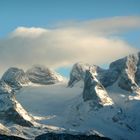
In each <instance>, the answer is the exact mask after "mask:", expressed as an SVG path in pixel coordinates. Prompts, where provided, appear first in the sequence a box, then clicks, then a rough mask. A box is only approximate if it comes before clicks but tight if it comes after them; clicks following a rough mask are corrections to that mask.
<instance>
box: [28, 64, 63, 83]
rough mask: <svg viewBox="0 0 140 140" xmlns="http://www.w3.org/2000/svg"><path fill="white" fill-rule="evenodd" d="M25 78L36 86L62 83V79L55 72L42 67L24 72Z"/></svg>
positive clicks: (35, 67)
mask: <svg viewBox="0 0 140 140" xmlns="http://www.w3.org/2000/svg"><path fill="white" fill-rule="evenodd" d="M26 74H27V77H28V78H29V80H30V81H31V82H32V83H37V84H43V85H48V84H56V83H58V82H62V81H63V80H64V78H63V77H62V76H61V75H60V74H58V73H56V72H55V71H53V70H51V69H49V68H47V67H44V66H39V65H38V66H33V67H32V68H30V69H29V70H27V72H26Z"/></svg>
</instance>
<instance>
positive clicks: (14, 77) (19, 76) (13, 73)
mask: <svg viewBox="0 0 140 140" xmlns="http://www.w3.org/2000/svg"><path fill="white" fill-rule="evenodd" d="M1 80H2V81H4V82H5V83H6V84H7V85H9V86H10V87H12V88H13V89H20V88H21V87H22V86H24V85H28V84H29V82H30V81H29V79H28V77H27V76H26V74H25V73H24V71H23V70H22V69H18V68H9V69H8V70H7V71H6V72H5V73H4V75H3V76H2V79H1Z"/></svg>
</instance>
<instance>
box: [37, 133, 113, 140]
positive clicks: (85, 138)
mask: <svg viewBox="0 0 140 140" xmlns="http://www.w3.org/2000/svg"><path fill="white" fill-rule="evenodd" d="M35 140H111V139H109V138H105V137H100V136H98V135H85V134H75V135H74V134H66V133H60V134H57V133H46V134H43V135H40V136H37V137H36V138H35Z"/></svg>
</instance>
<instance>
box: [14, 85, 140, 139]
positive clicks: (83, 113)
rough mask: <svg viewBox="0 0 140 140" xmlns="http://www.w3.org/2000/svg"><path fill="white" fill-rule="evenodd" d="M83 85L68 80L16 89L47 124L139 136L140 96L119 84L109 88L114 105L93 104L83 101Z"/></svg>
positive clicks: (119, 136) (25, 104)
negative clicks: (73, 83) (96, 105)
mask: <svg viewBox="0 0 140 140" xmlns="http://www.w3.org/2000/svg"><path fill="white" fill-rule="evenodd" d="M82 91H83V88H81V86H80V85H77V86H75V87H73V88H69V87H67V83H58V84H55V85H47V86H43V85H38V86H28V87H23V88H22V89H21V90H20V91H19V92H17V93H16V98H17V100H18V101H19V102H20V103H21V104H22V106H23V107H24V108H25V109H26V110H27V111H28V112H29V113H30V114H32V115H33V116H34V118H35V119H36V120H37V121H38V122H40V123H42V124H46V125H52V126H57V127H60V128H65V129H68V130H73V131H79V132H90V133H98V134H100V135H103V136H106V137H109V138H112V139H113V140H121V139H125V140H132V139H138V138H139V137H140V121H139V118H140V113H138V112H140V108H139V106H140V96H139V95H138V94H136V93H134V94H131V96H130V94H129V93H128V92H126V91H124V90H122V89H120V88H119V87H118V86H117V85H116V84H114V85H113V86H111V87H108V88H107V92H108V94H109V96H110V97H111V99H112V100H113V103H114V104H113V105H108V106H104V107H103V108H94V107H91V106H92V103H91V102H90V101H87V102H83V99H82Z"/></svg>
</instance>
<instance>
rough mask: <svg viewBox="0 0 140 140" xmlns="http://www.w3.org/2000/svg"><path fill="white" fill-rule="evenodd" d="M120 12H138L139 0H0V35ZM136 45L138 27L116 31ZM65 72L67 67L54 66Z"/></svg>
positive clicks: (103, 17)
mask: <svg viewBox="0 0 140 140" xmlns="http://www.w3.org/2000/svg"><path fill="white" fill-rule="evenodd" d="M120 16H140V0H12V1H11V0H1V1H0V38H1V39H3V38H6V37H7V35H8V34H9V33H10V32H12V31H14V30H15V29H16V28H17V27H21V26H22V27H40V28H47V29H48V28H50V29H51V28H54V27H55V28H56V24H58V23H62V22H66V21H83V22H84V21H88V20H96V19H106V18H112V17H120ZM118 36H119V37H120V38H121V39H123V40H124V41H126V42H128V43H129V44H131V45H132V46H134V47H136V48H139V43H140V41H139V39H140V28H136V29H132V30H130V31H126V32H124V33H121V34H120V35H117V37H118ZM57 70H58V71H59V72H61V73H62V74H63V75H65V76H68V75H69V71H70V69H69V67H59V68H57Z"/></svg>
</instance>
